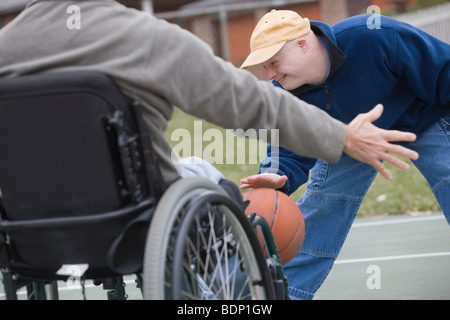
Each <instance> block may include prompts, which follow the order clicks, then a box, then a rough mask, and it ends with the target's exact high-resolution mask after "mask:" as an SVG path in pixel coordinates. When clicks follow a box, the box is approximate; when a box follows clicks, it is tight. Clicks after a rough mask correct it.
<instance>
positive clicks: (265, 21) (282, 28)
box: [241, 9, 311, 69]
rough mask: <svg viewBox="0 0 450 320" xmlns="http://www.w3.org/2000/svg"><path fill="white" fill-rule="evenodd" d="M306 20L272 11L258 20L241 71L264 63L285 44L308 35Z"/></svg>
mask: <svg viewBox="0 0 450 320" xmlns="http://www.w3.org/2000/svg"><path fill="white" fill-rule="evenodd" d="M310 31H311V24H310V23H309V20H308V18H302V17H301V16H300V15H299V14H297V13H296V12H294V11H290V10H275V9H274V10H272V11H270V12H269V13H267V14H265V15H264V17H262V18H261V20H259V22H258V24H257V25H256V27H255V30H254V31H253V33H252V36H251V38H250V49H251V53H250V55H249V56H248V57H247V59H246V60H245V61H244V63H243V64H242V66H241V69H245V68H248V67H250V66H254V65H257V64H261V63H263V62H266V61H267V60H269V59H270V58H272V57H273V56H274V55H276V54H277V53H278V51H280V50H281V48H283V46H284V45H285V44H286V42H288V41H291V40H295V39H297V38H300V37H302V36H304V35H305V34H308V33H309V32H310Z"/></svg>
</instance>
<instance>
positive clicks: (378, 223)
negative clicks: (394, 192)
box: [352, 214, 445, 228]
mask: <svg viewBox="0 0 450 320" xmlns="http://www.w3.org/2000/svg"><path fill="white" fill-rule="evenodd" d="M435 220H445V217H444V215H443V214H441V215H436V216H427V217H413V218H402V219H393V220H383V221H372V222H355V223H354V224H353V225H352V228H361V227H373V226H382V225H389V224H398V223H410V222H423V221H435Z"/></svg>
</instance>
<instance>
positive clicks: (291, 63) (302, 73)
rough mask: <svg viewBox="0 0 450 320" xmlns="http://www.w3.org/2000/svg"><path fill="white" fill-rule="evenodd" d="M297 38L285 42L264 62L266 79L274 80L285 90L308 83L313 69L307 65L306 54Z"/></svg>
mask: <svg viewBox="0 0 450 320" xmlns="http://www.w3.org/2000/svg"><path fill="white" fill-rule="evenodd" d="M302 45H303V44H302V43H301V42H300V41H298V40H293V41H289V42H287V43H286V44H285V45H284V46H283V48H282V49H281V50H280V51H279V52H278V53H277V54H276V55H275V56H273V57H272V58H271V59H270V60H268V61H266V62H264V63H263V64H262V67H263V68H264V70H265V75H266V79H267V80H276V81H278V82H279V83H280V84H281V86H282V87H283V88H284V89H286V90H293V89H296V88H298V87H300V86H302V85H304V84H306V83H308V79H309V75H310V74H311V72H313V70H310V69H311V66H310V65H308V55H306V54H305V50H304V47H302Z"/></svg>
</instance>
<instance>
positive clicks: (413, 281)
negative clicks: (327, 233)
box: [316, 213, 450, 300]
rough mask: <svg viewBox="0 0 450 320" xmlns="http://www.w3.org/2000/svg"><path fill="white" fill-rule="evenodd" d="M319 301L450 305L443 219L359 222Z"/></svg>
mask: <svg viewBox="0 0 450 320" xmlns="http://www.w3.org/2000/svg"><path fill="white" fill-rule="evenodd" d="M316 299H318V300H326V299H333V300H334V299H339V300H347V299H352V300H378V299H384V300H390V299H396V300H401V299H404V300H412V299H417V300H450V227H449V225H448V223H447V221H446V220H445V218H444V216H443V214H442V213H438V214H432V215H426V216H417V217H409V216H401V217H398V216H397V217H389V218H373V219H357V220H356V222H355V223H354V224H353V226H352V228H351V230H350V232H349V235H348V238H347V241H346V242H345V244H344V246H343V248H342V251H341V253H340V255H339V256H338V259H337V260H336V263H335V265H334V267H333V268H332V270H331V272H330V274H329V276H328V277H327V279H326V280H325V282H324V283H323V285H322V287H321V288H320V289H319V290H318V291H317V293H316Z"/></svg>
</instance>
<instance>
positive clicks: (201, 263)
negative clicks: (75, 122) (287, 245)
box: [143, 178, 274, 300]
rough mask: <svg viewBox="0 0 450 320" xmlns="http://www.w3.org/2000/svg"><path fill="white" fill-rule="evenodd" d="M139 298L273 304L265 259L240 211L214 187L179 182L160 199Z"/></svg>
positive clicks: (205, 183)
mask: <svg viewBox="0 0 450 320" xmlns="http://www.w3.org/2000/svg"><path fill="white" fill-rule="evenodd" d="M143 286H144V288H143V289H144V290H143V291H144V298H145V299H152V300H154V299H157V300H161V299H224V300H231V299H233V300H235V299H236V300H237V299H258V300H261V299H274V289H273V284H272V279H271V276H270V273H269V271H268V269H267V265H266V260H265V258H264V255H263V253H262V249H261V247H260V245H259V242H258V239H257V237H256V234H255V232H254V230H253V227H252V226H251V224H250V222H249V221H248V218H247V217H246V216H245V214H244V213H243V212H242V210H241V209H240V208H239V207H238V206H237V205H236V204H235V203H234V202H233V201H232V200H231V199H230V198H229V197H228V196H227V194H226V193H225V191H224V190H223V189H222V188H221V187H220V186H218V185H216V184H214V183H212V182H210V181H208V180H205V179H201V178H192V179H183V180H180V181H178V182H177V183H175V184H174V185H172V186H171V187H170V188H169V189H168V190H167V191H166V193H165V194H164V196H163V197H162V198H161V200H160V203H159V204H158V207H157V209H156V211H155V214H154V216H153V219H152V223H151V225H150V231H149V234H148V237H147V243H146V254H145V259H144V285H143Z"/></svg>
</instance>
